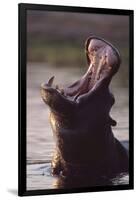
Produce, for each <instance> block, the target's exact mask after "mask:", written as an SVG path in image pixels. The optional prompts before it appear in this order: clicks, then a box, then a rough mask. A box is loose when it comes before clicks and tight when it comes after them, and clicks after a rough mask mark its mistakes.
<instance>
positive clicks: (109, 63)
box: [18, 4, 134, 196]
mask: <svg viewBox="0 0 137 200" xmlns="http://www.w3.org/2000/svg"><path fill="white" fill-rule="evenodd" d="M133 172H134V169H133V10H119V9H103V8H88V7H70V6H57V5H56V6H52V5H39V4H19V174H18V175H19V186H18V187H19V189H18V194H19V195H20V196H23V195H41V194H57V193H73V192H89V191H91V192H93V191H110V190H126V189H133V182H134V181H133Z"/></svg>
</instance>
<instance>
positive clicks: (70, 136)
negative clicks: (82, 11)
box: [41, 36, 128, 177]
mask: <svg viewBox="0 0 137 200" xmlns="http://www.w3.org/2000/svg"><path fill="white" fill-rule="evenodd" d="M85 49H86V57H87V63H88V70H87V71H86V73H85V74H84V76H83V77H82V78H81V79H79V80H78V81H76V82H75V83H73V84H72V85H70V86H68V87H65V88H64V89H59V86H55V85H54V84H53V81H54V77H52V78H51V79H50V80H49V81H48V82H47V83H43V84H42V85H41V96H42V99H43V101H44V102H45V103H46V104H47V105H48V106H49V108H50V123H51V127H52V130H53V133H54V137H55V140H56V150H55V154H54V156H53V160H52V172H53V174H58V175H61V174H63V176H67V177H68V176H71V177H72V176H77V175H78V176H79V175H82V174H85V173H84V172H85V170H86V172H87V175H88V176H89V175H93V174H97V175H104V174H105V175H111V174H113V173H119V172H125V171H128V156H127V152H126V150H125V149H124V147H123V146H122V145H121V144H120V142H119V141H118V140H117V139H115V138H114V135H113V133H112V129H111V126H115V125H116V122H115V120H113V119H112V118H111V117H110V116H109V113H110V110H111V107H112V105H113V104H114V97H113V95H112V94H111V93H110V91H109V84H110V82H111V79H112V77H113V75H114V74H115V73H116V72H117V71H118V69H119V66H120V55H119V53H118V50H117V49H116V48H115V47H113V46H112V45H111V44H110V43H108V42H107V41H105V40H103V39H101V38H98V37H95V36H92V37H89V38H88V39H87V40H86V43H85Z"/></svg>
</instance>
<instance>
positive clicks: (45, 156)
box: [27, 63, 129, 190]
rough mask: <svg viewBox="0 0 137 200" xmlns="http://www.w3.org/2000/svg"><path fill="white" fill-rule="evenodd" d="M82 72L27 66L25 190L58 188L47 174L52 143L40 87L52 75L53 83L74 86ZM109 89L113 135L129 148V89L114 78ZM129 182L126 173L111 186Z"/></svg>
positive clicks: (47, 66) (81, 69)
mask: <svg viewBox="0 0 137 200" xmlns="http://www.w3.org/2000/svg"><path fill="white" fill-rule="evenodd" d="M85 71H86V69H85V68H80V69H79V68H76V67H74V68H73V67H65V68H55V67H50V66H49V65H47V64H40V63H37V64H36V63H35V64H34V63H28V65H27V190H38V189H54V188H59V187H60V186H59V184H58V183H57V182H58V179H57V177H53V176H51V175H50V170H51V169H50V162H51V158H52V154H53V151H54V147H55V142H54V139H53V135H52V131H51V128H50V124H49V118H48V117H49V110H48V107H47V106H46V105H45V104H44V103H43V101H42V99H41V96H40V85H41V83H42V82H45V81H47V80H48V79H49V78H50V77H51V76H53V75H55V83H56V84H59V85H60V86H62V85H63V84H69V83H73V82H74V81H76V80H77V79H79V78H80V77H81V76H82V75H83V74H84V73H85ZM111 88H112V92H113V94H114V96H115V99H116V103H115V105H114V106H113V108H112V110H111V116H112V118H113V119H115V120H116V121H117V126H116V127H114V128H113V132H114V135H115V137H116V138H118V139H119V140H120V141H121V142H122V144H123V145H124V146H125V147H126V148H127V149H128V141H129V127H128V125H129V119H128V115H129V110H128V97H129V95H128V89H127V88H126V87H122V86H120V85H119V83H118V80H117V79H115V81H113V82H112V84H111ZM128 181H129V177H128V174H121V175H120V176H119V177H118V178H117V177H116V178H115V179H113V180H112V183H111V184H113V185H117V184H118V185H119V184H128ZM101 184H102V183H100V185H101Z"/></svg>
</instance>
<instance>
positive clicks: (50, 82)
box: [47, 76, 55, 86]
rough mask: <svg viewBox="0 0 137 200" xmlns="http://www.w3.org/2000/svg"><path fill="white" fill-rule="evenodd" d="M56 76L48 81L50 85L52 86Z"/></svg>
mask: <svg viewBox="0 0 137 200" xmlns="http://www.w3.org/2000/svg"><path fill="white" fill-rule="evenodd" d="M54 78H55V77H54V76H52V77H51V78H50V79H49V81H48V83H47V84H48V85H49V86H52V84H53V80H54Z"/></svg>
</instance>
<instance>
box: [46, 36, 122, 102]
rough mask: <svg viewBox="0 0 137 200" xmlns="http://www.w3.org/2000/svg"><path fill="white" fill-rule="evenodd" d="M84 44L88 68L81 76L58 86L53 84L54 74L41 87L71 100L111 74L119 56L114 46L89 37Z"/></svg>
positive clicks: (118, 60)
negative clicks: (62, 86) (67, 84)
mask: <svg viewBox="0 0 137 200" xmlns="http://www.w3.org/2000/svg"><path fill="white" fill-rule="evenodd" d="M88 40H89V41H88V42H87V44H86V55H87V60H88V64H89V67H88V70H87V71H86V73H85V74H84V76H82V78H81V79H80V80H78V81H76V82H75V83H73V84H72V85H70V86H67V87H64V88H60V87H59V86H58V85H54V84H53V81H54V76H53V77H51V78H50V79H49V81H48V83H46V84H43V85H42V87H46V88H53V89H54V90H56V92H57V93H59V94H60V95H62V96H63V97H64V98H67V99H68V100H71V101H77V99H78V97H80V96H81V95H85V94H87V93H88V92H89V91H91V90H94V88H95V85H96V84H97V83H98V82H99V81H101V80H102V79H103V78H104V77H109V76H113V75H114V74H115V73H116V72H117V70H118V68H119V65H120V56H119V53H118V51H117V49H116V48H115V47H113V46H112V45H111V44H110V43H108V42H106V41H105V40H103V39H100V38H97V37H90V38H89V39H88Z"/></svg>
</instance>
